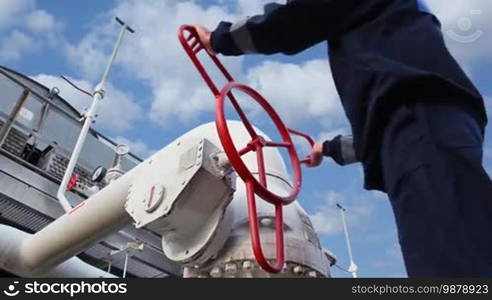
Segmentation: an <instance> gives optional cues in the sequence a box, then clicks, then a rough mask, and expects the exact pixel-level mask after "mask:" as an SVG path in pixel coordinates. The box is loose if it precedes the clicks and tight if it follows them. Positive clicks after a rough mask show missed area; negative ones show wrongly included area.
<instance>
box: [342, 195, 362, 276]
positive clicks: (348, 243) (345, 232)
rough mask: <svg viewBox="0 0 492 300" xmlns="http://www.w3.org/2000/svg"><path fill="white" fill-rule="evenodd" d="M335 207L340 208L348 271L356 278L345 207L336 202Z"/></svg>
mask: <svg viewBox="0 0 492 300" xmlns="http://www.w3.org/2000/svg"><path fill="white" fill-rule="evenodd" d="M337 207H338V208H339V209H340V214H341V215H342V224H343V232H344V234H345V241H346V243H347V249H348V255H349V260H350V266H349V269H348V271H349V272H350V273H351V274H352V277H353V278H357V265H356V264H355V263H354V258H353V256H352V246H351V245H350V237H349V233H348V229H347V222H346V220H345V211H346V209H345V208H344V207H342V206H341V205H340V204H338V203H337Z"/></svg>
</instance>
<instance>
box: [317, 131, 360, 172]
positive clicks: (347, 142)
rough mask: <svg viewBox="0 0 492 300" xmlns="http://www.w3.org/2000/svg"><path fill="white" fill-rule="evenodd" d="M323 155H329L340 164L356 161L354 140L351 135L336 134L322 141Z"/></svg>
mask: <svg viewBox="0 0 492 300" xmlns="http://www.w3.org/2000/svg"><path fill="white" fill-rule="evenodd" d="M323 155H324V156H327V157H331V158H332V159H333V160H334V161H335V162H336V163H337V164H339V165H341V166H345V165H349V164H353V163H356V162H358V161H359V160H358V159H357V156H356V155H355V149H354V140H353V137H352V136H351V135H338V136H336V137H335V138H334V139H332V140H328V141H325V142H324V143H323Z"/></svg>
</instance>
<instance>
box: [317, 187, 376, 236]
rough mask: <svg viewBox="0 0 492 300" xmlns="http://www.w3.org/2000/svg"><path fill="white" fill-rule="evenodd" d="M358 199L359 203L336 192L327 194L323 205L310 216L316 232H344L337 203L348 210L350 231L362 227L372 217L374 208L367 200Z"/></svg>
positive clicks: (326, 233)
mask: <svg viewBox="0 0 492 300" xmlns="http://www.w3.org/2000/svg"><path fill="white" fill-rule="evenodd" d="M353 198H355V197H353ZM364 198H365V197H364ZM356 199H357V200H356V201H357V202H355V201H353V200H351V199H350V198H348V197H347V196H346V195H342V194H339V193H337V192H334V191H329V192H327V193H325V195H324V197H323V202H322V204H321V205H320V206H319V207H318V208H317V210H316V212H315V213H314V214H311V215H310V218H311V221H312V222H313V226H314V228H315V229H316V232H317V233H318V234H319V235H335V234H340V233H342V232H343V226H342V222H341V216H340V211H339V209H338V208H337V207H336V204H337V203H340V204H341V205H343V206H344V207H345V208H346V209H347V213H346V220H347V226H348V227H349V230H351V229H354V228H358V227H360V226H362V225H363V224H364V223H365V222H366V221H367V220H368V218H369V217H370V215H371V212H372V210H373V206H372V205H371V204H369V203H368V202H367V201H365V199H364V200H361V199H360V197H357V198H356Z"/></svg>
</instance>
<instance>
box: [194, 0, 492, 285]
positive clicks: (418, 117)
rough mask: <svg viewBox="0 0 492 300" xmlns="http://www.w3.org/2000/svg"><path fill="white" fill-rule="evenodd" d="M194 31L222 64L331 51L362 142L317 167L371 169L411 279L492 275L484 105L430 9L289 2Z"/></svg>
mask: <svg viewBox="0 0 492 300" xmlns="http://www.w3.org/2000/svg"><path fill="white" fill-rule="evenodd" d="M195 29H196V31H197V33H198V35H199V37H200V40H201V41H202V42H203V44H204V45H205V48H206V49H207V50H208V51H209V52H211V53H220V54H223V55H243V54H254V53H258V54H274V53H283V54H287V55H293V54H296V53H299V52H301V51H303V50H304V49H307V48H309V47H311V46H313V45H316V44H318V43H321V42H326V43H327V44H328V56H329V60H330V65H331V69H332V74H333V79H334V81H335V85H336V88H337V91H338V93H339V95H340V98H341V101H342V105H343V107H344V110H345V114H346V116H347V117H348V120H349V121H350V125H351V130H352V134H353V136H338V137H336V138H335V139H333V140H331V141H325V142H323V143H317V144H316V145H315V147H314V150H313V153H312V158H313V162H312V166H315V165H317V164H319V163H321V159H322V156H323V155H325V156H331V157H333V158H334V159H335V160H336V161H337V162H338V163H340V164H347V163H351V162H355V161H359V162H361V163H362V166H363V170H364V181H365V182H364V187H365V188H366V189H368V190H380V191H383V192H385V193H387V194H388V196H389V199H390V202H391V205H392V208H393V212H394V216H395V221H396V225H397V229H398V238H399V242H400V245H401V249H402V253H403V258H404V261H405V266H406V269H407V274H408V276H410V277H491V276H492V237H491V236H490V229H491V228H492V183H491V181H490V178H489V177H488V175H487V173H486V172H485V170H484V168H483V167H482V152H483V138H484V128H485V126H486V123H487V116H486V112H485V108H484V101H483V98H482V96H481V95H480V93H479V91H478V90H477V89H476V88H475V86H474V85H473V83H472V82H471V81H470V80H469V78H468V77H467V76H466V75H465V73H464V72H463V70H462V69H461V67H460V66H459V65H458V63H457V62H456V61H455V59H454V58H453V57H452V55H451V54H450V53H449V51H448V49H447V48H446V45H445V43H444V40H443V35H442V31H441V26H440V23H439V20H438V19H437V18H436V17H435V16H434V15H433V14H432V13H431V12H430V11H429V10H428V8H427V7H426V6H425V3H423V2H422V1H417V0H371V1H368V0H343V1H342V0H291V1H287V3H286V4H277V3H271V4H267V5H266V6H265V11H264V13H263V14H261V15H256V16H251V17H248V18H245V19H244V20H242V21H240V22H237V23H230V22H224V21H223V22H220V23H219V24H218V27H217V28H216V29H215V30H213V31H212V32H211V31H209V30H208V29H207V28H205V27H203V26H201V25H195ZM327 73H328V70H327ZM327 81H328V78H327ZM299 84H302V82H300V83H299ZM278 88H282V87H278ZM300 97H301V96H300Z"/></svg>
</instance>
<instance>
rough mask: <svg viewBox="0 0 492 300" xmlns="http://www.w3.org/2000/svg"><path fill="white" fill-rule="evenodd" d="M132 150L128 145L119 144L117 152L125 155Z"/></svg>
mask: <svg viewBox="0 0 492 300" xmlns="http://www.w3.org/2000/svg"><path fill="white" fill-rule="evenodd" d="M129 152H130V147H129V146H127V145H118V146H117V147H116V154H118V155H120V156H123V155H126V154H128V153H129Z"/></svg>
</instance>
